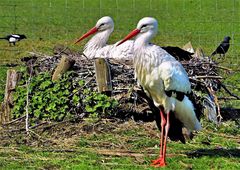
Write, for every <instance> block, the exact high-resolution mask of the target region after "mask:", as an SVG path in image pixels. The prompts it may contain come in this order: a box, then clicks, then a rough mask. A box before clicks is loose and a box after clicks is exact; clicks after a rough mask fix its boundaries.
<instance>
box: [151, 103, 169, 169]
mask: <svg viewBox="0 0 240 170" xmlns="http://www.w3.org/2000/svg"><path fill="white" fill-rule="evenodd" d="M160 116H161V139H160V155H159V158H158V159H156V160H153V161H152V162H153V163H152V164H151V166H154V167H161V166H165V165H166V162H165V155H164V153H166V150H165V149H166V148H165V147H166V146H165V141H166V140H165V139H164V132H165V131H166V126H165V125H166V119H165V117H164V110H163V108H160ZM165 137H166V134H165Z"/></svg>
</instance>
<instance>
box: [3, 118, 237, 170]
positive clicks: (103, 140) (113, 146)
mask: <svg viewBox="0 0 240 170" xmlns="http://www.w3.org/2000/svg"><path fill="white" fill-rule="evenodd" d="M229 123H230V124H231V128H229ZM204 125H205V128H204V130H203V131H201V132H199V133H198V134H197V135H196V136H195V138H194V139H193V140H192V141H190V142H188V143H187V144H185V145H184V144H181V143H179V142H171V141H170V142H169V144H168V150H167V152H168V153H167V154H168V158H167V162H168V166H167V167H166V168H163V169H239V168H240V164H239V161H240V149H239V147H240V139H239V137H237V136H236V135H237V134H239V128H237V126H236V124H235V123H233V122H225V123H223V124H222V125H221V126H220V127H218V128H215V126H213V125H212V124H211V123H206V122H205V123H204ZM235 128H236V129H235ZM34 131H35V132H36V133H37V134H38V135H40V136H41V138H40V136H37V135H35V134H33V133H32V135H31V137H29V136H27V135H26V134H25V133H24V132H22V133H19V132H15V133H11V134H9V135H8V137H5V138H3V137H1V142H0V143H1V147H0V167H2V168H3V169H136V170H137V169H155V168H152V167H150V166H149V165H150V163H151V160H153V159H155V158H157V156H158V153H159V147H158V145H159V135H160V134H159V131H158V130H157V129H156V126H155V123H144V124H143V123H136V122H133V121H127V122H124V123H120V122H113V121H106V120H103V121H100V122H98V123H96V122H94V123H90V122H88V121H85V122H81V123H74V124H73V123H66V124H59V125H56V126H53V127H51V128H48V130H43V129H42V130H40V128H39V129H37V130H34ZM1 135H3V134H2V133H1ZM3 136H6V134H5V135H3ZM10 136H11V137H10Z"/></svg>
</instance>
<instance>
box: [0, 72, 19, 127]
mask: <svg viewBox="0 0 240 170" xmlns="http://www.w3.org/2000/svg"><path fill="white" fill-rule="evenodd" d="M18 80H19V74H18V73H17V72H16V70H13V69H9V70H8V71H7V80H6V86H5V95H4V101H3V103H2V104H1V110H0V123H1V124H3V123H6V122H9V121H10V120H11V108H12V106H13V98H12V97H13V96H12V95H13V90H15V88H16V86H17V82H18Z"/></svg>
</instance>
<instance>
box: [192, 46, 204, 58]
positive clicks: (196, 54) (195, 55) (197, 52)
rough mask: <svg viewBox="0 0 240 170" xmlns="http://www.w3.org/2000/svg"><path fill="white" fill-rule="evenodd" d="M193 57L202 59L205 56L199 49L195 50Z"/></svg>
mask: <svg viewBox="0 0 240 170" xmlns="http://www.w3.org/2000/svg"><path fill="white" fill-rule="evenodd" d="M193 56H194V57H197V58H204V57H205V54H204V52H203V50H202V49H201V48H197V49H196V51H195V53H194V55H193Z"/></svg>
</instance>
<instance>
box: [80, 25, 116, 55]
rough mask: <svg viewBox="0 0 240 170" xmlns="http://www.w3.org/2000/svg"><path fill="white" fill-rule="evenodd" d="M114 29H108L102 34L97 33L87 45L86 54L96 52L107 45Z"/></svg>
mask: <svg viewBox="0 0 240 170" xmlns="http://www.w3.org/2000/svg"><path fill="white" fill-rule="evenodd" d="M112 31H113V29H108V30H105V31H102V32H97V33H96V34H95V35H94V36H93V37H92V38H91V39H90V40H89V41H88V43H87V44H86V45H85V47H84V52H86V51H91V52H93V51H95V50H98V49H100V48H102V47H104V46H105V45H106V44H107V41H108V38H109V36H110V34H111V33H112Z"/></svg>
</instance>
